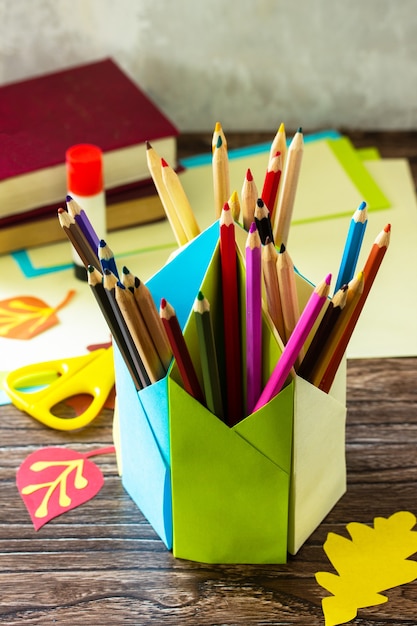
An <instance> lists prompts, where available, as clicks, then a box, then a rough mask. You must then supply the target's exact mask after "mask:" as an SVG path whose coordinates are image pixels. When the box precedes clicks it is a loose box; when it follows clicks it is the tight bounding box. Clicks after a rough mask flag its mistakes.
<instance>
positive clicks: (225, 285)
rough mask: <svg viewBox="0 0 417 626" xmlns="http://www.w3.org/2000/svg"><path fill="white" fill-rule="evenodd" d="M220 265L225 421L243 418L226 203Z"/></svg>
mask: <svg viewBox="0 0 417 626" xmlns="http://www.w3.org/2000/svg"><path fill="white" fill-rule="evenodd" d="M220 265H221V277H222V296H223V323H224V344H225V363H226V375H227V390H226V409H227V416H226V421H227V423H228V424H229V425H230V426H232V425H233V424H236V423H237V422H238V421H239V420H240V419H242V417H243V388H242V359H241V345H240V316H239V291H238V274H237V271H238V270H237V252H236V241H235V225H234V221H233V217H232V214H231V212H230V208H229V205H228V204H227V203H226V204H225V205H224V206H223V210H222V213H221V217H220Z"/></svg>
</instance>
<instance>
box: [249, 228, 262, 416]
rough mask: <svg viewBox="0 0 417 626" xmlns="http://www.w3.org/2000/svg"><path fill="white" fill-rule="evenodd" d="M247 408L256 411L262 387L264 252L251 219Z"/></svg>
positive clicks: (250, 411)
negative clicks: (254, 408) (255, 407)
mask: <svg viewBox="0 0 417 626" xmlns="http://www.w3.org/2000/svg"><path fill="white" fill-rule="evenodd" d="M245 261H246V294H245V295H246V412H247V414H248V415H249V414H250V413H252V411H253V407H254V406H255V404H256V401H257V399H258V398H259V396H260V393H261V390H262V282H261V281H262V252H261V239H260V236H259V232H258V229H257V228H256V224H255V222H252V224H251V227H250V229H249V234H248V237H247V240H246V248H245Z"/></svg>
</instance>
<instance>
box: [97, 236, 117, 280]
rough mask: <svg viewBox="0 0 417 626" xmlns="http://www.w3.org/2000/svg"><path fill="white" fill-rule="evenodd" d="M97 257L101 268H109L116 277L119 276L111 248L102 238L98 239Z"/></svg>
mask: <svg viewBox="0 0 417 626" xmlns="http://www.w3.org/2000/svg"><path fill="white" fill-rule="evenodd" d="M98 258H99V260H100V263H101V267H102V270H103V272H104V270H106V269H107V270H110V271H111V272H112V273H113V274H114V275H115V276H117V278H119V272H118V270H117V265H116V259H115V258H114V254H113V250H112V249H111V248H110V246H109V245H108V243H106V242H105V241H104V239H100V242H99V245H98Z"/></svg>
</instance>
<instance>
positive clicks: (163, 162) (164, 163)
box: [161, 157, 168, 167]
mask: <svg viewBox="0 0 417 626" xmlns="http://www.w3.org/2000/svg"><path fill="white" fill-rule="evenodd" d="M161 166H162V167H168V163H167V162H166V161H165V159H164V158H163V157H162V158H161Z"/></svg>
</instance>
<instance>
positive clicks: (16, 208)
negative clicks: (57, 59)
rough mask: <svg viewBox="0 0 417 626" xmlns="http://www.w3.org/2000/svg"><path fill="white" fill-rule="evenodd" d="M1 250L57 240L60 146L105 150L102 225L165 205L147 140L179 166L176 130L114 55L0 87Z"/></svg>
mask: <svg viewBox="0 0 417 626" xmlns="http://www.w3.org/2000/svg"><path fill="white" fill-rule="evenodd" d="M0 118H1V120H2V133H1V146H2V150H1V153H0V253H6V252H11V251H14V250H17V249H21V248H28V247H33V246H35V245H42V244H46V243H51V242H54V241H59V240H61V239H62V238H63V234H62V229H61V228H60V227H59V223H58V220H57V217H56V212H57V209H58V208H59V207H60V206H63V204H64V202H65V196H66V192H67V186H66V167H65V152H66V150H67V149H68V148H69V147H71V146H72V145H75V144H77V143H92V144H95V145H97V146H99V147H100V148H101V150H102V151H103V162H104V181H105V191H106V203H107V229H108V230H109V231H111V230H115V229H117V228H125V227H127V226H131V225H136V224H141V223H147V222H152V221H156V220H159V219H164V218H165V213H164V210H163V207H162V204H161V202H160V200H159V197H158V195H157V193H156V189H155V186H154V184H153V181H152V179H151V177H150V174H149V170H148V166H147V161H146V142H147V141H150V142H151V143H152V145H153V146H154V147H155V149H156V150H157V151H158V153H160V154H161V155H163V156H164V158H165V159H166V161H168V162H169V163H171V164H173V166H174V167H176V164H177V142H176V139H177V136H178V130H177V128H176V127H175V126H174V124H173V123H172V122H171V121H170V120H169V119H168V118H167V117H166V116H165V115H164V114H163V113H162V111H160V110H159V109H158V107H157V106H156V105H155V103H154V102H153V101H152V100H151V99H150V98H149V97H148V96H147V95H146V94H145V93H144V92H143V91H142V90H141V89H140V88H139V87H138V85H136V84H135V83H134V82H133V81H132V80H131V79H130V78H129V77H128V76H127V75H126V74H125V73H124V72H123V71H122V70H121V69H120V68H119V67H118V66H117V65H116V63H115V62H114V61H113V60H112V59H104V60H100V61H97V62H94V63H89V64H85V65H81V66H76V67H72V68H69V69H65V70H62V71H58V72H54V73H50V74H45V75H42V76H38V77H34V78H30V79H27V80H23V81H20V82H15V83H11V84H8V85H4V86H2V87H1V88H0Z"/></svg>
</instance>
